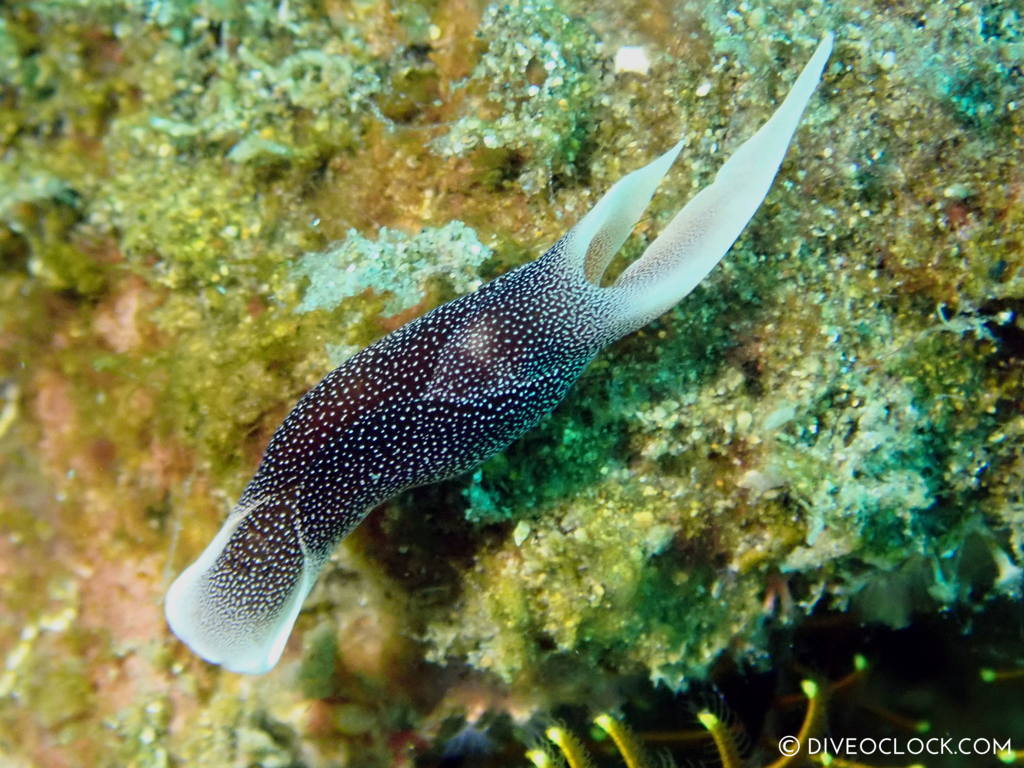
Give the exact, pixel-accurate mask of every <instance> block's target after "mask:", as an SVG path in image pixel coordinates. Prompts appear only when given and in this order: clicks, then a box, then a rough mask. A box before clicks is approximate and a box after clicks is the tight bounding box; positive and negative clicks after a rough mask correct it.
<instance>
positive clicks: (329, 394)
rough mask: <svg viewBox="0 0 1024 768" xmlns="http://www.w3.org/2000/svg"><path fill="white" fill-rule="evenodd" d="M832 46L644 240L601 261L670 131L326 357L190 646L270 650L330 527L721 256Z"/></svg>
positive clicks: (512, 433) (425, 479)
mask: <svg viewBox="0 0 1024 768" xmlns="http://www.w3.org/2000/svg"><path fill="white" fill-rule="evenodd" d="M831 49H832V36H831V34H827V35H826V36H825V37H824V38H823V39H822V41H821V42H820V43H819V44H818V47H817V49H816V50H815V52H814V54H813V56H812V57H811V59H810V61H809V62H808V63H807V65H806V66H805V67H804V69H803V71H802V72H801V73H800V75H799V77H797V80H796V83H795V84H794V85H793V87H792V88H791V89H790V91H789V93H788V94H787V96H786V98H785V100H784V101H783V102H782V104H781V105H780V106H779V107H778V109H777V110H776V111H775V113H774V114H773V115H772V116H771V118H769V120H768V122H766V123H765V124H764V125H763V126H761V128H760V129H759V130H758V131H757V132H756V133H755V134H754V135H753V136H752V137H751V138H750V139H749V140H747V141H746V142H745V143H743V144H742V145H741V146H740V147H739V148H738V149H737V150H736V152H735V153H734V154H733V155H732V156H731V157H730V158H729V159H728V160H727V161H726V163H725V164H724V165H723V166H722V168H721V169H720V170H719V172H718V174H717V175H716V176H715V179H714V181H713V182H712V183H711V185H710V186H708V187H706V188H704V189H703V190H701V191H700V192H699V193H698V194H697V196H696V197H694V198H693V199H692V200H691V201H690V202H689V203H688V204H687V205H686V206H685V207H684V208H683V209H682V210H681V211H680V212H679V213H677V214H676V216H675V217H674V218H673V219H672V221H671V222H670V223H669V224H668V226H667V227H666V228H665V230H664V231H663V232H662V233H661V234H660V235H659V236H658V237H657V238H656V239H655V240H654V242H652V243H651V244H650V246H649V247H648V248H647V249H646V250H645V251H644V253H643V254H642V255H641V256H640V258H639V259H637V260H636V261H635V262H634V263H633V264H631V265H630V266H629V267H628V268H627V269H626V270H625V271H624V272H623V273H622V274H621V276H619V278H618V279H617V280H616V281H615V282H614V283H612V284H611V285H608V286H602V285H601V277H602V275H603V273H604V271H605V269H606V268H607V266H608V264H609V262H610V261H611V259H612V257H613V256H614V255H615V253H616V251H618V249H619V248H620V247H621V245H622V244H623V242H624V241H625V240H626V238H627V237H628V235H629V234H630V232H631V231H632V229H633V227H634V225H635V224H636V222H637V221H638V220H639V218H640V216H641V214H642V213H643V211H644V209H645V208H646V207H647V205H648V203H649V202H650V200H651V197H652V196H653V195H654V191H655V188H656V187H657V186H658V184H659V182H660V181H661V179H662V177H663V176H664V175H665V174H666V172H667V171H668V169H669V167H670V166H671V165H672V163H673V161H674V160H675V159H676V156H677V155H678V154H679V151H680V149H681V148H682V146H683V142H680V143H678V144H676V145H675V146H674V147H672V148H671V149H670V150H668V151H667V152H666V153H665V154H663V155H661V156H660V157H658V158H657V159H656V160H654V161H653V162H651V163H650V164H649V165H646V166H644V167H643V168H640V169H639V170H636V171H633V172H632V173H630V174H628V175H626V176H624V177H623V178H622V179H620V180H619V181H618V182H616V183H615V184H614V185H613V186H612V187H611V189H609V190H608V191H607V192H606V193H605V195H604V196H603V197H602V198H601V199H600V200H599V201H598V203H597V205H595V206H594V208H593V209H592V210H591V211H590V212H588V213H587V214H586V216H584V217H583V218H582V219H581V220H580V221H579V222H578V223H577V224H576V226H575V227H573V228H572V229H571V230H570V231H569V232H568V233H567V234H566V235H565V236H564V237H562V239H561V240H559V241H558V242H557V243H555V244H554V246H552V247H551V249H550V250H549V251H547V252H546V253H545V254H544V255H542V256H541V257H540V258H538V259H536V260H535V261H532V262H530V263H528V264H525V265H524V266H522V267H519V268H518V269H514V270H512V271H511V272H508V273H506V274H504V275H502V276H501V277H498V278H497V279H495V280H493V281H491V282H490V283H487V284H485V285H483V286H481V287H480V288H479V289H478V290H477V291H476V292H474V293H471V294H468V295H466V296H462V297H461V298H458V299H455V300H454V301H451V302H449V303H447V304H444V305H442V306H440V307H438V308H437V309H435V310H433V311H431V312H429V313H427V314H425V315H423V316H422V317H420V318H418V319H416V320H413V321H412V322H410V323H408V324H407V325H405V326H403V327H401V328H399V329H398V330H396V331H394V332H392V333H390V334H389V335H387V336H385V337H384V338H382V339H381V340H380V341H378V342H376V343H375V344H373V345H371V346H369V347H367V348H366V349H364V350H362V351H361V352H359V353H358V354H356V355H355V356H354V357H352V358H350V359H349V360H348V361H347V362H345V363H344V364H343V365H342V366H341V367H339V368H336V369H335V370H333V371H331V372H330V373H329V374H327V376H326V377H325V378H324V379H323V381H321V382H320V383H319V384H318V385H317V386H316V387H314V388H313V389H312V390H310V391H309V392H307V393H306V394H305V395H304V396H303V397H302V398H301V399H300V400H299V402H298V403H297V404H296V406H295V408H294V409H293V410H292V411H291V413H289V414H288V416H287V418H285V420H284V423H283V424H281V426H280V427H278V429H277V431H276V432H275V433H274V435H273V437H272V438H271V440H270V444H269V445H268V446H267V450H266V453H265V454H264V456H263V459H262V461H261V463H260V465H259V468H258V469H257V471H256V475H255V476H254V477H253V478H252V480H251V481H250V482H249V485H248V486H247V487H246V489H245V491H244V492H243V493H242V496H241V498H240V499H239V500H238V504H237V505H236V506H235V508H234V509H233V510H232V512H231V513H230V514H229V515H228V517H227V519H226V521H225V522H224V525H223V527H222V528H221V529H220V531H219V533H217V535H216V536H215V537H214V539H213V541H211V542H210V544H209V546H207V547H206V549H205V550H204V551H203V553H202V554H201V555H200V556H199V558H198V559H197V560H196V561H195V562H194V563H192V565H190V566H189V567H188V568H186V569H185V571H184V572H182V573H181V575H180V576H179V577H178V578H177V580H176V581H175V582H174V583H173V584H172V585H171V588H170V590H169V591H168V593H167V599H166V602H165V611H166V615H167V621H168V623H169V624H170V627H171V629H172V630H173V631H174V633H175V634H176V635H177V636H178V637H179V638H181V639H182V640H183V641H184V642H185V643H186V644H187V645H188V646H189V647H190V648H191V649H192V650H193V651H194V652H195V653H197V654H198V655H199V656H201V657H203V658H204V659H206V660H207V661H210V662H212V663H214V664H221V665H223V666H224V667H225V668H227V669H229V670H232V671H234V672H245V673H251V674H258V673H262V672H266V671H267V670H269V669H270V668H272V667H273V666H274V665H275V664H276V663H277V661H278V659H279V658H280V656H281V652H282V651H283V649H284V646H285V642H286V641H287V639H288V636H289V634H290V633H291V630H292V625H293V624H294V623H295V619H296V617H297V616H298V613H299V609H300V608H301V606H302V603H303V600H305V598H306V596H307V595H308V594H309V591H310V589H311V588H312V587H313V582H314V581H315V579H316V577H317V574H318V572H319V571H320V569H321V567H322V566H323V565H324V563H325V562H326V560H327V559H328V557H329V556H330V554H331V551H332V550H333V549H334V547H335V545H336V544H337V543H338V542H339V541H340V540H341V539H342V538H344V536H345V535H346V534H347V533H348V532H349V531H351V530H352V529H353V528H354V527H355V526H356V525H358V524H359V522H360V521H361V520H362V519H363V517H365V516H366V514H367V512H369V510H371V509H373V508H374V507H375V506H377V505H379V504H380V503H382V502H383V501H385V500H387V499H389V498H391V497H392V496H394V495H396V494H398V493H400V492H401V491H403V490H405V489H407V488H412V487H414V486H417V485H423V484H425V483H433V482H436V481H438V480H443V479H445V478H449V477H452V476H454V475H458V474H460V473H462V472H465V471H466V470H468V469H470V468H472V467H474V466H476V465H477V464H479V463H480V462H482V461H483V460H484V459H486V458H488V457H489V456H491V455H493V454H494V453H496V452H498V451H500V450H502V449H503V448H504V447H505V446H507V445H508V444H509V443H511V442H512V441H513V440H515V439H516V438H517V437H518V436H519V435H521V434H523V433H524V432H525V431H526V430H528V429H530V428H531V427H532V426H534V425H535V424H536V423H537V422H538V421H539V420H540V419H541V418H542V417H543V416H544V415H545V414H547V413H548V412H549V411H551V410H552V409H553V408H554V407H555V406H556V405H557V404H558V402H559V401H560V400H561V399H562V398H563V397H564V396H565V394H566V392H567V391H568V389H569V387H570V386H572V384H573V382H574V381H575V380H576V379H577V377H579V375H580V373H581V372H582V371H583V369H584V368H585V367H586V366H587V364H588V363H589V362H590V361H591V360H592V359H593V358H594V356H595V355H597V353H598V352H599V351H600V350H601V349H602V348H603V347H605V346H607V345H608V344H610V343H612V342H613V341H615V340H616V339H618V338H620V337H622V336H624V335H625V334H627V333H630V332H631V331H634V330H636V329H638V328H640V327H641V326H643V325H645V324H646V323H648V322H650V321H651V320H652V319H653V318H655V317H657V316H658V315H661V314H662V313H664V312H666V311H667V310H668V309H670V308H671V307H672V306H673V305H674V304H675V303H676V302H678V301H679V300H680V299H682V298H683V297H684V296H686V295H687V294H688V293H689V292H690V291H691V290H692V289H693V288H694V286H696V285H697V283H699V282H700V281H701V280H702V279H703V278H704V276H705V275H707V274H708V272H710V271H711V269H712V268H713V267H714V266H715V265H716V264H717V263H718V262H719V261H720V260H721V259H722V257H723V256H724V255H725V253H726V251H728V250H729V248H730V247H731V246H732V244H733V242H734V241H735V240H736V238H737V237H739V234H740V232H742V230H743V228H744V227H745V226H746V224H747V222H748V221H749V220H750V218H751V217H752V216H753V215H754V212H755V211H756V210H757V209H758V207H759V206H760V204H761V201H762V200H763V199H764V197H765V195H766V194H767V193H768V189H769V187H770V186H771V184H772V181H773V180H774V178H775V175H776V173H777V172H778V169H779V166H780V164H781V163H782V159H783V156H784V155H785V153H786V149H787V147H788V146H789V143H790V140H791V139H792V137H793V133H794V131H795V130H796V127H797V124H798V123H799V121H800V117H801V115H802V114H803V111H804V108H805V107H806V106H807V102H808V100H809V99H810V97H811V94H812V93H813V92H814V90H815V88H816V87H817V85H818V82H819V80H820V79H821V74H822V71H823V69H824V67H825V62H826V61H827V60H828V57H829V55H830V53H831Z"/></svg>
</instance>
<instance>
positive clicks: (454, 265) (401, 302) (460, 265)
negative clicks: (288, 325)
mask: <svg viewBox="0 0 1024 768" xmlns="http://www.w3.org/2000/svg"><path fill="white" fill-rule="evenodd" d="M490 256H491V250H490V248H488V247H487V246H485V245H483V244H482V243H481V242H480V241H479V239H477V235H476V232H474V231H473V230H472V229H470V228H469V227H467V226H466V225H465V224H463V223H462V222H461V221H452V222H449V223H448V224H446V225H445V226H443V227H438V228H434V229H426V230H423V231H422V232H420V233H418V234H417V235H414V236H409V235H407V234H405V233H404V232H397V231H394V230H389V229H388V228H387V227H383V228H382V229H381V230H380V232H379V233H378V234H377V239H375V240H370V239H368V238H366V237H363V236H362V235H360V234H359V233H358V232H357V231H355V230H354V229H353V230H349V232H348V235H347V236H346V237H345V240H344V241H343V242H341V243H338V244H337V245H335V246H333V247H331V248H330V249H328V250H327V251H324V252H319V253H309V254H306V255H304V256H303V257H302V259H301V260H300V261H299V263H298V264H297V265H296V267H295V269H294V271H293V273H292V275H293V277H294V279H295V280H296V281H297V282H298V281H301V280H302V279H303V278H308V281H309V282H308V285H307V288H306V290H305V292H304V294H303V297H302V301H301V302H300V303H299V306H298V307H297V308H296V311H297V312H311V311H313V310H315V309H333V308H334V307H337V306H338V305H339V304H340V303H341V302H342V300H344V299H347V298H351V297H353V296H356V295H358V294H360V293H362V292H363V291H366V290H372V291H374V292H376V293H387V294H389V295H388V297H387V299H386V301H385V303H384V312H386V313H387V314H392V315H393V314H396V313H398V312H400V311H402V310H405V309H409V308H410V307H414V306H416V305H417V304H419V303H420V301H421V300H422V298H423V296H424V294H425V293H427V292H428V291H427V288H428V285H429V283H430V282H434V281H438V280H443V281H444V282H446V283H447V286H446V287H447V290H448V291H449V292H451V293H453V294H454V295H456V296H461V295H462V294H464V293H468V292H470V291H473V290H475V289H476V288H478V287H479V286H480V279H479V277H478V274H479V267H480V264H481V263H482V262H483V261H485V260H486V259H488V258H489V257H490Z"/></svg>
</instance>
